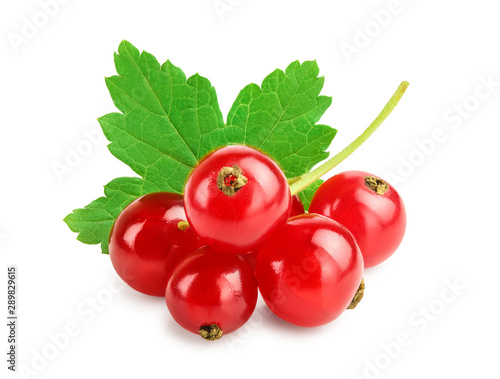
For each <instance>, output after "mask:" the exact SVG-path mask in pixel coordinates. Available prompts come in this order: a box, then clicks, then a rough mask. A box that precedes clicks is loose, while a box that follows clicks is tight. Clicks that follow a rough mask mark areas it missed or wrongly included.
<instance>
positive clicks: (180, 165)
mask: <svg viewBox="0 0 500 379" xmlns="http://www.w3.org/2000/svg"><path fill="white" fill-rule="evenodd" d="M115 65H116V70H117V72H118V74H119V76H112V77H110V78H107V79H106V84H107V86H108V89H109V92H110V94H111V97H112V98H113V102H114V103H115V105H116V107H117V108H118V109H119V110H120V111H122V113H123V114H120V113H111V114H108V115H106V116H104V117H101V118H100V119H99V122H100V124H101V127H102V129H103V131H104V134H105V135H106V138H108V140H109V141H111V144H110V145H109V150H110V152H111V153H112V154H113V155H114V156H115V157H117V158H118V159H120V160H121V161H123V162H124V163H126V164H127V165H129V166H130V167H131V168H132V170H134V171H135V172H136V173H137V174H139V175H140V176H142V177H143V178H144V179H146V180H147V181H150V182H152V183H155V184H156V185H158V186H159V187H161V188H163V189H164V190H165V191H173V192H177V193H182V191H183V186H184V183H185V180H186V177H187V176H188V174H189V172H190V171H191V169H192V168H193V167H194V166H195V165H196V164H197V162H198V161H199V160H200V158H202V157H203V156H205V155H206V154H207V153H208V152H209V151H211V150H213V149H214V148H215V147H218V146H221V145H222V144H224V143H225V138H223V137H224V136H223V132H222V129H223V128H224V122H223V118H222V113H221V111H220V109H219V105H218V102H217V95H216V93H215V89H214V88H213V87H212V85H211V84H210V82H209V81H208V80H207V79H205V78H203V77H201V76H200V75H198V74H196V75H194V76H192V77H190V78H189V79H187V80H186V76H185V74H184V73H183V72H182V70H181V69H179V68H178V67H176V66H174V65H173V64H172V63H170V62H169V61H167V62H166V63H165V64H163V65H160V64H159V63H158V61H157V60H156V58H155V57H154V56H152V55H151V54H149V53H146V52H143V53H141V54H140V53H139V50H137V49H136V48H135V47H134V46H133V45H132V44H130V43H129V42H126V41H124V42H122V43H121V44H120V47H119V48H118V54H115Z"/></svg>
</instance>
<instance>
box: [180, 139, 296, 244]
mask: <svg viewBox="0 0 500 379" xmlns="http://www.w3.org/2000/svg"><path fill="white" fill-rule="evenodd" d="M233 165H238V166H239V167H240V168H241V170H242V173H243V175H244V176H245V177H246V178H247V179H248V183H247V184H246V185H244V186H243V187H242V188H241V189H240V190H239V191H238V192H236V194H235V195H234V196H232V197H229V196H226V195H225V194H224V193H223V192H222V191H221V190H220V189H219V188H218V187H217V175H218V174H219V172H220V170H221V169H222V168H223V167H232V166H233ZM184 201H185V204H184V208H185V210H186V216H187V219H188V222H189V224H190V225H191V227H192V228H193V229H194V230H195V231H196V233H197V234H198V236H199V237H200V238H201V239H202V240H203V241H204V242H206V244H207V245H209V246H211V247H213V248H214V249H215V250H217V251H220V252H223V253H233V254H244V253H248V252H250V251H255V250H257V249H258V248H259V247H260V246H262V245H263V244H264V243H265V242H266V241H267V240H269V239H270V237H271V236H272V234H273V233H274V232H275V231H276V230H278V229H279V228H280V227H281V226H283V225H284V224H285V222H286V220H287V218H288V213H289V210H290V201H291V200H290V188H289V186H288V182H287V180H286V178H285V176H284V174H283V172H282V171H281V170H280V168H279V167H278V165H277V164H276V163H275V162H274V161H273V160H272V159H271V158H269V157H268V156H267V155H265V154H263V153H261V152H259V151H258V150H255V149H252V148H250V147H247V146H226V147H223V148H221V149H219V150H216V151H214V152H213V153H211V154H209V155H208V156H207V157H205V158H204V159H203V160H202V161H201V162H200V163H199V165H198V166H197V167H196V168H195V169H194V170H193V172H192V173H191V175H190V177H189V179H188V181H187V184H186V187H185V190H184Z"/></svg>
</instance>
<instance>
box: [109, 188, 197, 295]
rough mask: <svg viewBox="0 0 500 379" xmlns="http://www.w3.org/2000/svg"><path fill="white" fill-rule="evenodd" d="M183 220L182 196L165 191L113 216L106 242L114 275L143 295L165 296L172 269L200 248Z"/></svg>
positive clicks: (137, 201)
mask: <svg viewBox="0 0 500 379" xmlns="http://www.w3.org/2000/svg"><path fill="white" fill-rule="evenodd" d="M181 220H186V215H185V214H184V204H183V200H182V196H181V195H178V194H174V193H169V192H157V193H151V194H148V195H144V196H142V197H140V198H139V199H137V200H135V201H133V202H132V203H131V204H130V205H129V206H127V208H125V209H124V210H123V211H122V212H121V213H120V215H119V216H118V217H117V219H116V221H115V223H114V225H113V228H112V230H111V235H110V239H109V256H110V258H111V262H112V263H113V267H114V268H115V270H116V272H117V273H118V275H119V276H120V278H122V279H123V281H124V282H125V283H127V284H128V285H129V286H130V287H132V288H134V289H135V290H137V291H139V292H142V293H144V294H146V295H152V296H165V288H166V287H167V281H168V278H169V276H170V275H171V272H172V270H173V269H174V268H175V267H176V265H177V264H178V263H179V262H181V261H182V260H183V259H185V257H186V256H187V255H189V254H190V253H191V252H192V251H193V250H195V249H197V248H199V247H201V246H203V243H202V242H201V240H200V239H199V238H198V237H197V236H196V234H195V233H194V231H193V230H192V229H191V228H188V229H186V230H185V231H181V230H179V228H178V227H177V224H178V223H179V221H181Z"/></svg>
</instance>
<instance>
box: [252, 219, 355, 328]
mask: <svg viewBox="0 0 500 379" xmlns="http://www.w3.org/2000/svg"><path fill="white" fill-rule="evenodd" d="M256 271H257V281H258V283H259V290H260V293H261V295H262V297H263V298H264V301H265V302H266V304H267V305H268V306H269V308H270V309H271V311H273V313H275V314H276V315H277V316H278V317H281V318H282V319H283V320H285V321H288V322H290V323H292V324H295V325H299V326H306V327H313V326H320V325H324V324H327V323H329V322H331V321H333V320H334V319H336V318H337V317H338V316H339V315H340V314H341V313H342V312H344V311H345V310H346V309H347V307H348V305H349V304H350V303H351V301H352V299H353V297H354V295H355V294H356V292H357V289H358V287H359V284H360V283H361V279H362V274H363V257H362V256H361V253H360V251H359V249H358V247H357V245H356V242H355V241H354V238H353V237H352V235H351V234H350V233H349V231H348V230H347V229H346V228H345V227H343V226H342V225H340V224H339V223H337V222H336V221H333V220H331V219H329V218H327V217H324V216H320V215H316V214H311V213H308V214H304V215H301V216H296V217H293V218H291V219H290V220H288V222H287V224H286V226H285V227H284V228H282V229H281V230H280V231H279V232H278V233H277V234H276V235H275V237H274V238H273V239H272V240H271V241H270V242H268V243H267V244H266V245H265V246H264V247H263V248H262V249H261V250H260V251H259V253H258V255H257V266H256Z"/></svg>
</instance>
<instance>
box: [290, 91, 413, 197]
mask: <svg viewBox="0 0 500 379" xmlns="http://www.w3.org/2000/svg"><path fill="white" fill-rule="evenodd" d="M408 86H409V83H408V82H402V83H401V84H400V85H399V87H398V89H397V90H396V92H395V93H394V95H392V97H391V99H390V100H389V102H388V103H387V104H386V105H385V107H384V109H382V111H381V112H380V114H379V115H378V116H377V118H376V119H375V120H374V121H373V122H372V123H371V125H370V126H369V127H368V128H366V130H365V131H364V132H363V133H362V134H361V135H360V136H359V137H358V138H356V139H355V140H354V141H353V142H351V144H349V146H347V147H346V148H345V149H344V150H342V151H341V152H339V153H338V154H337V155H335V156H334V157H333V158H330V159H329V160H327V161H326V162H325V163H323V164H322V165H321V166H319V167H317V168H316V169H315V170H313V171H311V172H309V173H307V174H304V175H302V176H300V177H298V178H292V179H291V180H290V181H289V182H291V184H290V192H291V193H292V196H293V195H296V194H297V193H299V192H300V191H302V190H304V189H306V188H307V187H309V186H310V185H311V184H312V183H314V182H315V181H316V180H318V179H319V178H321V177H322V176H323V175H325V174H326V173H327V172H328V171H330V170H331V169H333V168H334V167H335V166H337V165H338V164H339V163H340V162H342V161H343V160H344V159H346V158H347V157H348V156H349V155H351V154H352V153H354V151H356V149H357V148H358V147H360V146H361V145H362V144H363V142H365V141H366V140H367V139H368V138H369V137H370V136H371V135H372V134H373V132H374V131H375V130H377V128H378V127H379V126H380V125H382V123H383V122H384V121H385V119H386V118H387V117H388V116H389V115H390V114H391V112H392V111H393V110H394V108H396V105H398V103H399V101H400V100H401V98H402V97H403V94H404V93H405V91H406V88H408Z"/></svg>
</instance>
